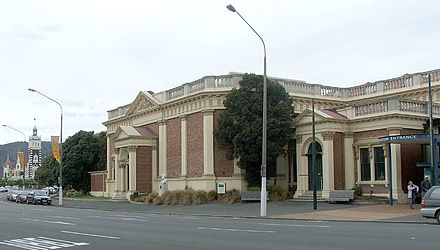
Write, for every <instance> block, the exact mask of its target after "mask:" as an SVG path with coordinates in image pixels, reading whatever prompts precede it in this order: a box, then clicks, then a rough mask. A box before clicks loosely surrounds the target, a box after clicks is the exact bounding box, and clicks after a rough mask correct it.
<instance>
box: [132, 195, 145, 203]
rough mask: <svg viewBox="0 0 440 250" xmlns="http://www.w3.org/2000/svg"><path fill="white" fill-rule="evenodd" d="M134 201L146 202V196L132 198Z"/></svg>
mask: <svg viewBox="0 0 440 250" xmlns="http://www.w3.org/2000/svg"><path fill="white" fill-rule="evenodd" d="M134 201H136V202H146V201H147V197H146V196H140V197H137V198H136V199H134Z"/></svg>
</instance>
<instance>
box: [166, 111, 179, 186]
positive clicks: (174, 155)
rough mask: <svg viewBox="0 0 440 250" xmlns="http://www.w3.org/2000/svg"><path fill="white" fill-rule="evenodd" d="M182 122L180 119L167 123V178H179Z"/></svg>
mask: <svg viewBox="0 0 440 250" xmlns="http://www.w3.org/2000/svg"><path fill="white" fill-rule="evenodd" d="M180 127H181V122H180V118H174V119H170V120H168V121H167V177H168V178H173V177H179V176H180V175H181V173H182V167H181V165H182V164H181V163H182V161H181V151H182V150H181V149H182V148H181V141H182V140H181V139H182V138H181V130H180Z"/></svg>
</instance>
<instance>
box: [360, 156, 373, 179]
mask: <svg viewBox="0 0 440 250" xmlns="http://www.w3.org/2000/svg"><path fill="white" fill-rule="evenodd" d="M360 151H361V181H370V180H371V169H370V152H369V150H368V148H361V149H360Z"/></svg>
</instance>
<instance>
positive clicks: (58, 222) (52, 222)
mask: <svg viewBox="0 0 440 250" xmlns="http://www.w3.org/2000/svg"><path fill="white" fill-rule="evenodd" d="M20 219H22V220H27V221H35V222H44V223H49V224H61V225H72V226H75V224H73V223H69V222H64V221H50V220H39V219H29V218H20Z"/></svg>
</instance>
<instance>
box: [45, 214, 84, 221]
mask: <svg viewBox="0 0 440 250" xmlns="http://www.w3.org/2000/svg"><path fill="white" fill-rule="evenodd" d="M46 217H49V218H59V219H70V220H81V218H75V217H68V216H57V215H46Z"/></svg>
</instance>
